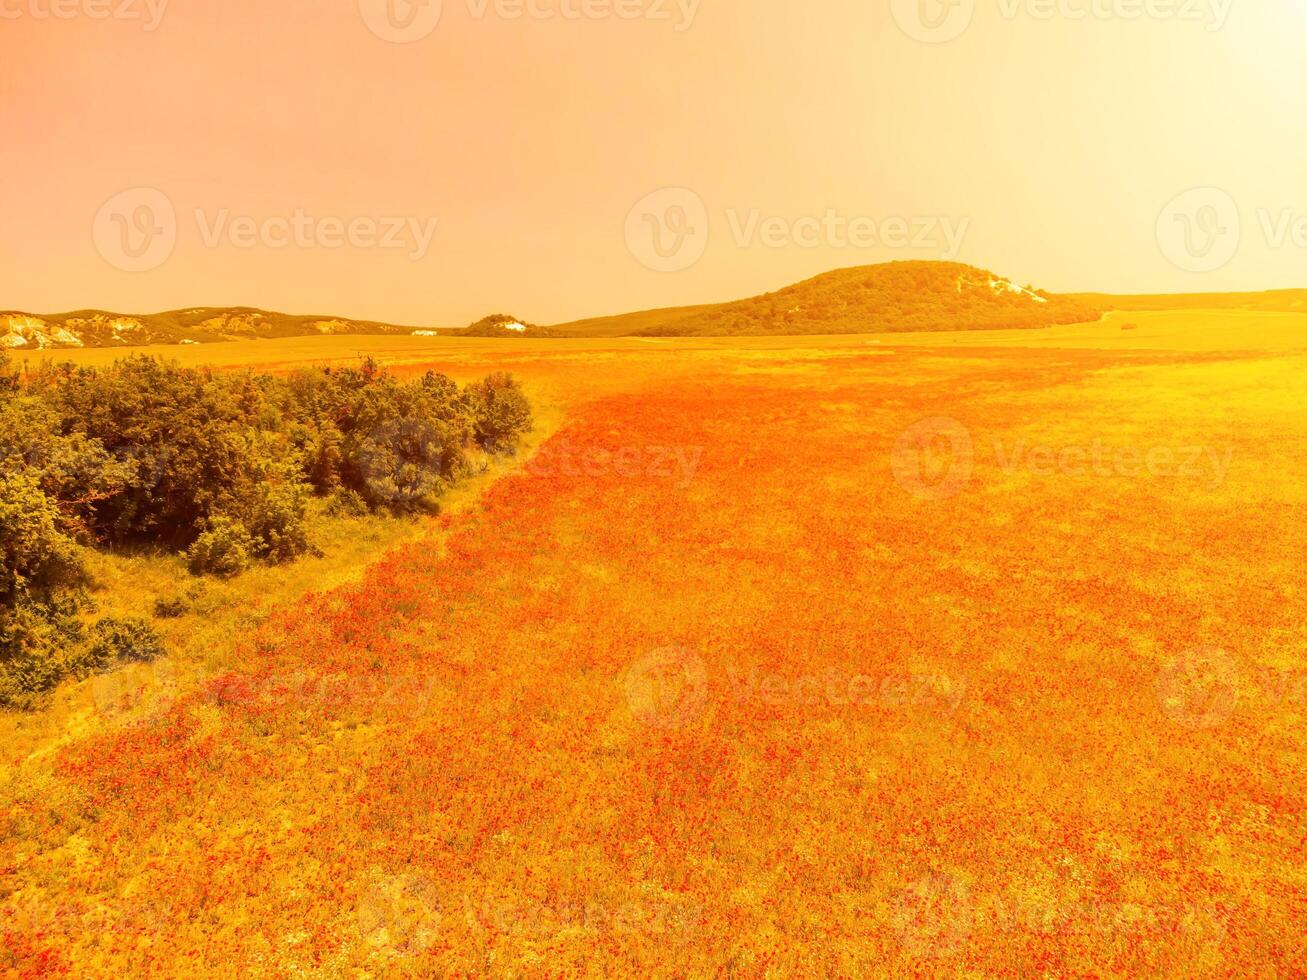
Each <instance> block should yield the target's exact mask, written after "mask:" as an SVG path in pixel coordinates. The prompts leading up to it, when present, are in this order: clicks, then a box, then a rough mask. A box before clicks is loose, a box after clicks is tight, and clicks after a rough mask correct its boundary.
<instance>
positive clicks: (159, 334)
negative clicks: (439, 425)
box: [0, 306, 418, 350]
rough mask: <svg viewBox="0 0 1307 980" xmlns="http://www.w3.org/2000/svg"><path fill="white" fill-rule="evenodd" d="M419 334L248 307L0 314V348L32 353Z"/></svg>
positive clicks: (381, 325)
mask: <svg viewBox="0 0 1307 980" xmlns="http://www.w3.org/2000/svg"><path fill="white" fill-rule="evenodd" d="M416 332H418V331H417V330H415V328H413V327H400V326H395V325H394V324H389V323H376V322H374V321H371V320H354V319H349V318H346V317H332V316H292V315H289V314H286V313H272V312H269V311H268V310H257V309H253V308H251V307H243V306H237V307H222V308H218V307H208V306H205V307H195V308H192V309H188V310H173V311H171V312H168V313H151V314H124V313H109V312H106V311H105V310H77V311H75V312H73V313H58V314H32V313H0V347H8V348H11V349H18V350H35V349H44V348H59V347H140V346H144V345H146V344H213V343H219V342H222V341H225V340H267V339H271V338H275V337H311V336H315V335H318V334H374V335H375V334H397V335H405V334H412V333H416Z"/></svg>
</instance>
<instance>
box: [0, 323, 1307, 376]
mask: <svg viewBox="0 0 1307 980" xmlns="http://www.w3.org/2000/svg"><path fill="white" fill-rule="evenodd" d="M868 346H883V347H954V346H956V347H1035V348H1039V347H1067V348H1096V349H1102V350H1140V349H1149V348H1156V349H1163V350H1193V351H1201V350H1211V351H1220V350H1246V349H1250V348H1257V349H1265V350H1294V349H1300V348H1307V312H1304V313H1281V312H1259V311H1248V310H1166V311H1141V312H1118V313H1111V314H1108V315H1107V316H1105V317H1104V318H1103V320H1102V321H1100V322H1098V323H1078V324H1069V325H1064V326H1056V327H1045V328H1043V329H1038V330H1027V329H1022V330H963V331H940V332H925V333H885V334H851V335H838V336H833V337H816V336H808V337H794V336H781V337H657V338H655V337H587V338H569V339H548V340H546V339H541V340H522V339H465V338H461V337H387V336H349V337H290V338H283V339H279V340H254V341H233V342H230V343H223V344H206V345H202V346H201V345H196V346H181V347H179V346H175V345H163V346H155V347H137V348H131V349H129V350H123V349H104V348H96V349H86V350H75V349H74V350H58V351H14V352H13V354H12V356H13V357H14V358H15V359H16V360H18V361H19V362H21V363H23V364H27V365H32V364H35V363H39V362H41V361H68V362H72V363H74V364H87V365H99V364H110V363H112V362H113V361H115V360H118V359H120V358H123V357H126V356H129V355H133V354H148V355H152V356H157V357H163V358H167V359H169V360H175V361H178V362H180V363H182V364H186V365H200V364H206V365H212V366H215V367H223V368H240V367H259V368H263V369H267V370H273V371H276V370H289V369H291V368H294V367H298V366H305V365H323V364H349V363H356V362H357V361H358V360H359V359H360V358H363V357H373V358H376V359H377V360H379V361H381V362H382V363H384V364H387V365H391V366H396V367H398V366H404V365H418V364H424V363H428V362H434V361H439V362H442V363H446V362H447V363H451V364H458V363H459V362H462V361H467V362H469V363H476V364H482V363H485V362H486V361H492V362H501V363H503V364H504V366H505V367H509V368H511V365H512V362H513V361H514V360H517V359H522V358H525V359H528V360H535V359H537V358H539V357H540V356H542V355H554V356H555V357H557V358H559V359H560V360H574V359H576V358H578V357H583V356H587V355H592V354H597V353H601V352H606V353H608V354H611V355H614V356H616V355H620V354H622V353H624V352H648V351H650V350H664V351H667V352H669V353H670V352H676V351H682V352H692V351H746V352H747V351H759V352H763V351H786V350H794V351H797V350H805V349H812V348H821V349H825V350H846V349H849V348H855V349H856V348H859V347H868Z"/></svg>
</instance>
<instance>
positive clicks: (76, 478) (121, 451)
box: [0, 353, 531, 706]
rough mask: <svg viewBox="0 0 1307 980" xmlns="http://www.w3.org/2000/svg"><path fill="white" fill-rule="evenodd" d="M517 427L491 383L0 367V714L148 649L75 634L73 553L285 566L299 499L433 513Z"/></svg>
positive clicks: (226, 568)
mask: <svg viewBox="0 0 1307 980" xmlns="http://www.w3.org/2000/svg"><path fill="white" fill-rule="evenodd" d="M0 358H3V354H2V353H0ZM530 425H531V409H530V405H529V404H528V402H527V400H526V398H525V396H524V395H523V394H522V392H521V389H520V388H519V387H518V385H517V383H516V382H515V381H514V380H513V379H512V378H511V377H510V376H508V375H504V374H495V375H491V376H489V377H487V378H486V379H484V380H483V381H480V382H477V383H474V384H470V385H467V386H466V387H464V388H461V389H460V388H459V386H458V385H457V384H455V383H454V382H453V381H452V380H450V379H449V378H447V377H445V376H443V375H439V374H436V373H434V372H428V373H426V374H424V375H423V376H422V377H420V378H418V379H416V380H414V381H408V382H401V381H399V380H397V379H396V378H394V377H393V376H391V375H389V374H387V373H386V372H385V371H383V370H382V369H380V368H379V367H378V366H377V365H376V364H374V363H372V362H364V363H363V364H362V365H361V366H360V367H358V368H346V369H331V368H326V369H318V370H302V371H299V372H297V373H295V374H292V375H291V376H289V377H286V378H278V377H273V376H270V375H265V374H253V373H219V372H214V371H212V370H207V369H206V370H196V369H185V368H181V367H178V366H176V365H172V364H168V363H166V362H163V361H160V360H155V359H151V358H147V357H141V356H135V357H130V358H128V359H127V360H124V361H121V362H118V363H116V364H115V365H113V366H112V367H110V368H105V369H100V370H97V369H94V368H75V367H73V366H71V365H66V364H65V365H56V366H50V365H45V366H42V367H41V368H40V369H38V370H37V371H36V372H35V373H33V374H32V375H30V376H29V377H27V378H24V379H20V378H19V377H18V375H17V374H16V372H13V371H11V370H9V369H8V367H7V366H6V363H5V362H4V361H3V360H0V464H2V469H0V562H2V564H0V706H13V705H21V704H25V703H27V702H29V701H30V700H31V699H32V697H33V696H35V695H38V694H40V693H41V692H44V691H47V690H49V689H50V688H51V687H53V686H54V685H55V684H57V683H58V682H59V680H60V679H62V678H63V677H64V676H67V675H68V674H81V673H88V672H94V671H95V670H98V669H102V668H103V667H105V666H107V665H109V664H110V663H112V662H114V661H116V660H121V659H134V658H135V659H142V658H144V659H148V657H149V656H150V655H151V654H150V651H152V650H154V649H155V648H156V647H157V643H156V642H155V640H154V639H153V637H152V635H151V631H150V629H149V627H148V624H143V623H115V622H109V621H101V622H99V623H97V624H95V625H94V626H93V627H92V628H91V630H90V632H89V633H88V632H87V630H86V629H85V627H86V626H87V623H86V621H85V616H84V614H85V613H87V612H88V611H90V609H89V604H88V602H87V597H86V593H85V589H84V588H83V586H84V575H83V571H84V569H83V563H82V559H81V554H80V548H81V547H82V546H88V545H89V546H99V547H109V548H140V547H148V548H157V549H163V550H165V551H173V552H185V553H186V555H187V556H188V558H189V562H190V566H191V570H192V571H193V572H195V573H197V574H215V575H232V574H235V573H237V572H240V571H242V570H243V569H244V568H246V567H247V566H248V565H249V564H250V563H251V562H256V561H262V562H269V563H278V562H285V561H289V560H291V559H293V558H295V557H297V556H299V555H301V554H304V553H305V552H307V551H309V550H311V549H312V547H313V545H312V542H311V541H310V540H309V537H308V534H307V533H306V528H305V517H306V512H307V506H308V502H309V499H310V497H312V496H315V495H316V496H319V497H323V498H325V499H326V500H327V506H328V507H329V508H330V509H334V510H336V511H338V512H340V513H343V514H358V513H365V512H369V511H379V510H384V511H387V512H391V513H408V512H413V511H419V510H430V509H433V508H434V507H435V506H436V502H437V500H438V498H439V497H440V495H441V494H442V493H443V492H444V491H445V490H446V489H447V488H449V487H450V486H452V485H453V484H454V483H455V482H457V481H458V480H459V479H460V478H462V477H464V476H466V475H468V474H470V473H473V472H475V471H476V470H477V468H478V467H479V466H484V464H485V460H486V459H487V457H488V455H489V454H499V453H512V452H513V451H514V450H515V449H516V446H517V442H518V440H519V438H520V437H521V435H522V434H523V433H524V432H526V431H527V430H528V429H529V428H530Z"/></svg>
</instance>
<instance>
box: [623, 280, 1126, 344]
mask: <svg viewBox="0 0 1307 980" xmlns="http://www.w3.org/2000/svg"><path fill="white" fill-rule="evenodd" d="M1099 315H1100V311H1099V310H1098V309H1096V308H1094V307H1092V306H1090V305H1089V304H1087V303H1082V302H1079V301H1077V300H1072V299H1068V298H1067V297H1062V296H1055V295H1053V294H1051V293H1045V292H1041V291H1038V290H1035V289H1033V288H1031V287H1023V286H1018V285H1017V284H1015V283H1013V282H1011V281H1010V280H1008V279H1003V278H1001V277H999V276H996V275H995V274H994V273H992V272H988V271H986V270H983V269H977V268H974V267H973V266H968V265H963V264H961V263H957V262H891V263H888V264H885V265H871V266H861V267H857V268H852V269H841V270H838V271H836V272H828V273H826V274H824V275H820V276H817V277H815V278H813V279H809V280H806V281H805V282H801V283H798V284H796V285H794V286H789V287H787V288H785V289H782V290H779V291H778V292H774V293H767V294H765V295H762V296H756V297H754V298H752V299H746V300H740V301H739V302H736V303H726V304H724V305H722V306H718V307H713V308H710V309H708V310H701V311H699V312H693V313H690V314H689V315H687V316H685V317H681V318H676V319H672V320H669V321H667V322H663V323H658V324H655V325H652V326H648V327H645V328H644V329H642V330H640V331H639V333H640V334H641V335H642V336H650V337H669V336H677V337H693V336H746V335H760V334H841V333H882V332H899V331H908V330H984V329H1010V328H1018V327H1047V326H1052V325H1054V324H1059V323H1083V322H1087V321H1090V320H1096V319H1098V317H1099Z"/></svg>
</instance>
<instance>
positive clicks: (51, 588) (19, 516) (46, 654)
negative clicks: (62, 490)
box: [0, 471, 85, 706]
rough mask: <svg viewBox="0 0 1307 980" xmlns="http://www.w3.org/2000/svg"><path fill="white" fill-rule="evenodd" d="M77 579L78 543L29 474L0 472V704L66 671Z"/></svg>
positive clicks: (24, 699)
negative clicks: (63, 529)
mask: <svg viewBox="0 0 1307 980" xmlns="http://www.w3.org/2000/svg"><path fill="white" fill-rule="evenodd" d="M83 578H84V569H83V566H82V562H81V558H80V555H79V554H78V551H77V547H76V545H75V543H74V542H73V540H72V539H71V538H70V537H68V535H67V534H65V533H64V532H63V531H62V530H61V529H60V514H59V508H58V506H57V505H56V503H55V502H54V501H53V500H51V499H50V498H49V497H48V496H47V495H46V494H45V493H44V492H43V491H42V490H41V488H40V485H39V482H38V480H37V478H36V475H35V474H33V473H30V472H24V471H5V472H0V706H18V705H23V704H26V703H28V701H29V700H30V699H31V698H32V697H33V696H35V695H38V694H40V693H42V692H44V691H48V690H50V689H51V688H53V687H54V686H55V685H56V684H58V683H59V681H60V680H61V679H62V678H63V676H64V675H65V674H66V673H67V667H66V666H65V664H64V658H65V657H66V651H68V650H69V649H71V648H72V647H74V646H75V645H76V644H77V643H78V641H79V640H80V634H81V626H80V624H79V622H78V620H77V613H78V612H79V611H80V609H81V607H82V606H83V604H84V602H85V592H84V590H83V587H82V583H83Z"/></svg>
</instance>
